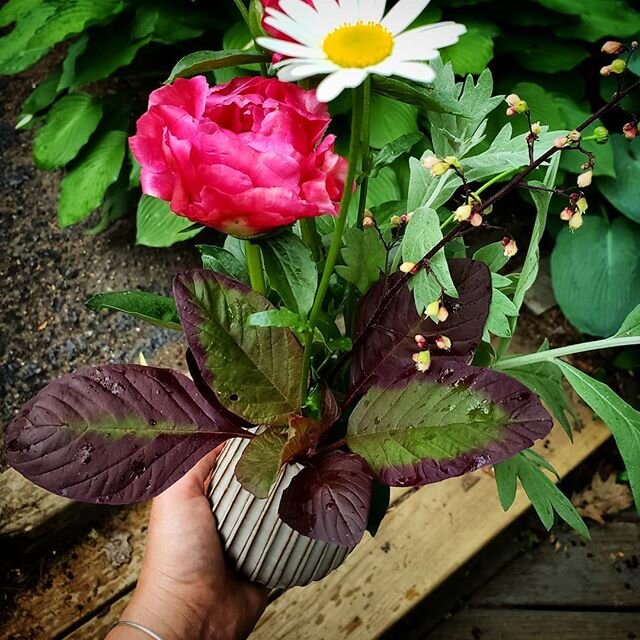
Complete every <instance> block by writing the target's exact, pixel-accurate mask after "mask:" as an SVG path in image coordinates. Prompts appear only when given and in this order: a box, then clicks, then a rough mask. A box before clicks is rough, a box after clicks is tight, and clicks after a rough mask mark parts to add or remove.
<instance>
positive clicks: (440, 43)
mask: <svg viewBox="0 0 640 640" xmlns="http://www.w3.org/2000/svg"><path fill="white" fill-rule="evenodd" d="M466 32H467V28H466V27H465V26H464V25H461V24H458V23H457V22H438V23H437V24H429V25H425V26H424V27H418V28H417V29H411V30H410V31H406V32H405V33H403V34H402V35H400V36H398V39H399V38H403V37H405V36H410V37H415V36H419V37H421V38H424V39H425V41H426V42H427V44H428V45H429V46H430V47H431V48H432V49H442V48H444V47H449V46H451V45H452V44H455V43H456V42H458V40H459V39H460V36H462V35H464V34H465V33H466Z"/></svg>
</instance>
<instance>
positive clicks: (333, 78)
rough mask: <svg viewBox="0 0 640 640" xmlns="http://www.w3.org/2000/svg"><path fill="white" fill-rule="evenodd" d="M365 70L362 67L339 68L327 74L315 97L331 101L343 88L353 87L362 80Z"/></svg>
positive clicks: (321, 100) (365, 74)
mask: <svg viewBox="0 0 640 640" xmlns="http://www.w3.org/2000/svg"><path fill="white" fill-rule="evenodd" d="M366 77H367V72H366V71H365V70H364V69H340V70H339V71H336V72H335V73H332V74H331V75H328V76H327V77H326V78H325V79H324V80H323V81H322V82H321V83H320V84H319V85H318V90H317V93H316V95H317V97H318V100H320V102H331V101H332V100H333V99H334V98H337V97H338V96H339V95H340V94H341V93H342V92H343V91H344V90H345V89H353V88H354V87H357V86H358V85H360V84H362V83H363V82H364V79H365V78H366Z"/></svg>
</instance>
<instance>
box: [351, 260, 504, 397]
mask: <svg viewBox="0 0 640 640" xmlns="http://www.w3.org/2000/svg"><path fill="white" fill-rule="evenodd" d="M449 269H450V272H451V276H452V279H453V282H454V284H455V286H456V288H457V289H458V294H459V298H456V299H453V298H447V297H446V296H445V298H444V299H443V303H444V304H445V306H446V307H447V309H448V310H449V318H448V319H447V321H446V322H441V323H439V324H436V323H435V322H433V320H431V319H430V318H427V317H425V316H421V315H419V314H418V312H417V311H416V305H415V302H414V299H413V294H412V293H411V291H410V290H409V288H408V287H403V288H402V289H401V290H400V291H399V292H398V294H397V295H396V296H395V298H394V299H393V300H392V301H391V302H390V303H387V306H386V308H385V309H384V311H383V312H382V315H381V316H380V318H379V319H378V320H377V322H376V323H375V324H373V325H372V326H371V327H369V328H368V329H367V327H368V325H369V322H370V319H371V318H372V317H374V315H375V314H376V313H377V312H378V308H379V307H380V305H381V304H382V303H383V300H384V296H385V293H386V291H388V290H389V288H390V287H392V286H393V284H394V282H396V281H397V279H398V278H400V277H401V275H394V276H392V277H391V278H389V279H388V280H386V281H384V280H383V281H381V282H379V283H378V284H377V285H376V286H375V287H374V288H373V289H371V291H369V293H368V294H367V295H366V296H365V297H364V298H363V299H362V302H361V303H360V307H359V309H358V315H357V318H356V322H355V326H354V349H353V353H352V364H351V391H350V394H349V395H350V397H351V398H353V397H355V396H357V395H359V394H361V393H364V392H365V391H366V390H367V389H368V388H369V387H371V386H372V385H373V384H376V383H377V382H378V381H380V380H388V379H391V378H397V377H399V376H400V375H402V374H403V373H407V372H410V371H412V370H413V369H414V368H415V365H414V362H413V360H412V356H413V354H414V353H416V352H418V351H421V350H424V348H422V349H420V348H418V346H417V345H416V341H415V337H416V335H421V336H423V337H424V338H425V339H426V343H427V346H426V347H425V348H428V349H429V350H430V351H431V357H432V359H433V361H434V362H435V361H436V360H439V359H444V360H447V361H456V362H463V363H467V364H469V363H470V362H471V361H472V360H473V356H474V354H475V352H476V349H477V348H478V345H479V344H480V341H481V340H482V331H483V328H484V325H485V322H486V321H487V317H488V315H489V305H490V304H491V292H492V288H491V272H490V271H489V269H488V268H487V266H486V265H484V264H483V263H482V262H477V261H474V260H467V259H459V260H450V261H449ZM365 330H367V331H368V335H367V337H366V338H365V339H362V338H360V336H361V334H362V333H363V331H365ZM438 336H446V337H447V338H449V339H450V340H451V350H450V351H441V350H439V349H438V348H437V347H436V346H435V342H436V338H438Z"/></svg>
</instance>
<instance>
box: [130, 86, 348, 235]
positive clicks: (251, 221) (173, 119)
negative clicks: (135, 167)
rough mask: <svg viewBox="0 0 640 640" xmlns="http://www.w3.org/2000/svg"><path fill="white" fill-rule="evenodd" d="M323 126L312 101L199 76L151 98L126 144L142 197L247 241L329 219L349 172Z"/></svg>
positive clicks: (320, 110)
mask: <svg viewBox="0 0 640 640" xmlns="http://www.w3.org/2000/svg"><path fill="white" fill-rule="evenodd" d="M329 122H330V117H329V114H328V112H327V110H326V106H325V105H323V104H321V103H319V102H318V100H317V99H316V96H315V92H314V91H304V90H303V89H301V88H300V87H297V86H295V85H293V84H288V83H284V82H280V81H279V80H275V79H267V78H257V77H256V78H237V79H235V80H232V81H231V82H229V83H228V84H225V85H220V86H216V87H209V85H208V83H207V80H206V79H205V78H204V76H198V77H195V78H191V79H189V80H185V79H178V80H176V81H175V82H174V83H173V84H172V85H167V86H165V87H162V88H161V89H158V90H157V91H154V92H153V93H152V94H151V96H150V97H149V109H148V111H147V112H146V113H145V114H144V115H143V116H142V117H141V118H140V119H139V120H138V125H137V133H136V135H135V136H133V137H131V138H130V139H129V143H130V145H131V150H132V152H133V155H134V156H135V158H136V159H137V160H138V162H139V163H140V165H141V166H142V174H141V180H142V190H143V191H144V193H146V194H148V195H150V196H154V197H156V198H160V199H162V200H166V201H169V202H170V203H171V210H172V211H174V212H175V213H177V214H178V215H181V216H184V217H186V218H188V219H189V220H192V221H193V222H199V223H201V224H204V225H206V226H208V227H213V228H214V229H218V230H220V231H223V232H225V233H228V234H231V235H234V236H238V237H250V236H254V235H258V234H261V233H266V232H268V231H271V230H273V229H276V228H278V227H282V226H285V225H289V224H292V223H294V222H295V221H296V220H298V219H300V218H309V217H314V216H319V215H323V214H332V215H335V214H336V212H337V208H338V204H339V201H340V198H341V197H342V193H343V190H344V184H345V180H346V174H347V162H346V160H345V159H344V158H342V157H340V156H338V155H337V154H336V153H335V152H334V149H333V145H334V140H335V136H326V137H324V135H325V132H326V130H327V127H328V126H329Z"/></svg>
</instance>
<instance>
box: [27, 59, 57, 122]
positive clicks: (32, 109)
mask: <svg viewBox="0 0 640 640" xmlns="http://www.w3.org/2000/svg"><path fill="white" fill-rule="evenodd" d="M60 73H61V71H60V69H54V70H53V71H52V72H51V73H50V74H49V75H48V76H47V77H46V78H45V79H44V80H42V81H41V82H40V83H39V84H38V86H37V87H36V88H35V89H34V90H33V92H32V93H31V95H30V96H29V97H28V98H27V99H26V100H25V101H24V103H23V104H22V109H21V110H20V115H19V116H18V120H17V124H16V129H21V128H23V127H25V126H26V125H27V124H29V123H30V122H31V121H32V120H33V117H34V115H35V114H37V113H39V112H40V111H42V110H43V109H46V108H47V107H48V106H50V105H51V104H52V103H53V101H54V100H55V99H56V98H57V97H58V93H59V92H58V82H60Z"/></svg>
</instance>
